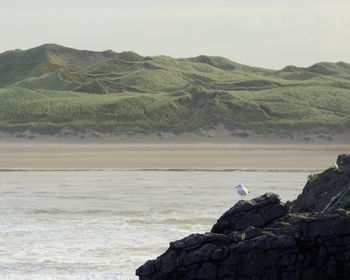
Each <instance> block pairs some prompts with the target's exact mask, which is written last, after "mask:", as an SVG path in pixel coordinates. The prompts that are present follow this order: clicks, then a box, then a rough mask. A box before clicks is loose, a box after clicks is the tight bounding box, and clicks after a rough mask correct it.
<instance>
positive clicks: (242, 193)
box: [236, 184, 249, 199]
mask: <svg viewBox="0 0 350 280" xmlns="http://www.w3.org/2000/svg"><path fill="white" fill-rule="evenodd" d="M236 190H237V193H238V194H239V195H240V196H241V199H242V198H243V196H246V195H248V193H249V190H248V189H247V188H246V187H245V186H243V185H242V184H239V185H238V186H237V187H236Z"/></svg>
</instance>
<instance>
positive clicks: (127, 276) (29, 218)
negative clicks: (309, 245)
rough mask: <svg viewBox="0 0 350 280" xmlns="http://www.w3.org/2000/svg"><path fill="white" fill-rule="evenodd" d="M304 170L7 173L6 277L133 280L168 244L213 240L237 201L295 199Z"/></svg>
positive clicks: (0, 243)
mask: <svg viewBox="0 0 350 280" xmlns="http://www.w3.org/2000/svg"><path fill="white" fill-rule="evenodd" d="M307 175H308V173H307V172H306V171H278V170H274V171H261V170H260V171H259V170H249V171H240V170H226V171H219V170H216V171H199V170H136V171H135V170H90V171H62V170H61V171H3V172H0V279H2V280H6V279H11V280H12V279H28V280H29V279H30V280H33V279H34V280H36V279H50V280H51V279H62V280H63V279H64V280H68V279H79V280H80V279H101V280H102V279H103V280H108V279H115V280H134V279H138V278H137V277H136V276H135V270H136V268H137V267H139V266H140V265H142V264H143V263H144V262H146V261H147V260H149V259H154V258H156V257H157V256H158V255H160V254H161V253H163V252H164V251H165V250H166V249H167V248H168V246H169V242H171V241H174V240H178V239H181V238H184V237H186V236H188V235H189V234H191V233H205V232H209V231H210V230H211V227H212V225H213V224H214V223H215V222H216V220H217V219H218V218H219V217H220V215H222V214H223V213H224V212H225V211H226V210H227V209H229V208H230V207H232V206H233V205H234V204H235V203H236V202H237V201H238V200H239V196H238V195H237V194H236V192H235V188H234V187H235V185H237V184H239V183H243V184H244V185H245V186H247V187H248V188H249V190H250V194H249V195H248V197H246V198H245V199H252V198H254V197H256V196H259V195H262V194H264V193H266V192H275V193H278V194H279V195H280V196H281V198H282V200H284V201H286V200H292V199H295V198H296V197H297V196H298V194H299V193H300V192H301V190H302V188H303V187H304V185H305V183H306V178H307Z"/></svg>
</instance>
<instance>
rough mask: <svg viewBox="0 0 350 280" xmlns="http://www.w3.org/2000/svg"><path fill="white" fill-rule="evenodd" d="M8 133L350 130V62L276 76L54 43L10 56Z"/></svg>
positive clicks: (3, 76)
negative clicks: (69, 46) (63, 131)
mask: <svg viewBox="0 0 350 280" xmlns="http://www.w3.org/2000/svg"><path fill="white" fill-rule="evenodd" d="M0 101H1V102H0V128H1V130H11V131H16V130H25V129H33V130H36V131H39V132H41V133H53V132H55V131H58V130H59V129H61V128H62V127H66V126H70V127H72V128H75V129H80V130H81V129H85V128H93V129H96V130H101V131H121V130H122V131H125V130H133V131H143V132H144V133H148V132H159V131H171V132H175V133H181V132H184V131H193V130H196V129H199V128H203V127H215V126H217V125H219V124H221V125H224V126H225V127H226V128H228V129H229V130H232V131H235V130H240V131H245V130H247V131H254V132H256V133H260V134H269V133H276V134H279V135H288V134H293V133H296V132H300V131H301V132H304V133H305V134H307V133H319V134H322V133H326V134H327V133H328V134H329V133H342V132H347V131H349V130H350V128H349V127H350V64H347V63H344V62H338V63H325V62H322V63H317V64H315V65H312V66H311V67H307V68H301V67H295V66H287V67H285V68H284V69H282V70H278V71H274V70H268V69H262V68H256V67H250V66H246V65H241V64H238V63H235V62H232V61H230V60H228V59H226V58H223V57H209V56H204V55H201V56H198V57H194V58H187V59H186V58H181V59H174V58H171V57H167V56H155V57H142V56H140V55H138V54H136V53H133V52H122V53H116V52H113V51H104V52H93V51H81V50H75V49H71V48H65V47H62V46H58V45H54V44H47V45H43V46H40V47H37V48H33V49H29V50H25V51H22V50H15V51H7V52H5V53H2V54H0Z"/></svg>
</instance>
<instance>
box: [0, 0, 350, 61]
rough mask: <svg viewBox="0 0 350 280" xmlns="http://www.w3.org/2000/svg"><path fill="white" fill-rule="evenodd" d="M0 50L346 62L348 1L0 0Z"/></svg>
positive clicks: (348, 53) (349, 29)
mask: <svg viewBox="0 0 350 280" xmlns="http://www.w3.org/2000/svg"><path fill="white" fill-rule="evenodd" d="M0 7H1V8H0V34H1V42H0V51H1V52H2V51H5V50H9V49H17V48H19V49H27V48H31V47H35V46H38V45H41V44H44V43H57V44H60V45H64V46H68V47H73V48H78V49H89V50H106V49H112V50H114V51H117V52H120V51H125V50H132V51H135V52H138V53H140V54H141V55H159V54H165V55H170V56H173V57H190V56H197V55H199V54H207V55H219V56H224V57H227V58H229V59H231V60H233V61H236V62H240V63H244V64H249V65H256V66H261V67H267V68H282V67H284V66H286V65H290V64H294V65H298V66H309V65H311V64H313V63H315V62H319V61H333V62H336V61H340V60H342V61H346V62H350V48H349V46H350V12H349V11H350V1H349V0H264V1H263V0H215V1H213V0H176V1H174V0H172V1H169V0H125V1H121V0H60V1H58V0H57V1H55V0H10V1H9V0H0Z"/></svg>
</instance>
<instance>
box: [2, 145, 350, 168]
mask: <svg viewBox="0 0 350 280" xmlns="http://www.w3.org/2000/svg"><path fill="white" fill-rule="evenodd" d="M349 152H350V145H336V144H333V145H311V144H310V145H303V144H299V145H294V144H288V145H282V144H276V145H273V144H269V145H259V144H215V143H210V144H204V143H201V144H174V143H172V144H165V143H163V144H139V143H138V144H113V143H83V144H82V143H59V142H57V143H55V142H33V143H30V142H20V141H19V142H2V143H0V170H27V169H28V170H89V169H94V170H96V169H179V170H183V169H202V170H225V169H227V170H231V169H232V170H233V169H241V170H249V169H254V170H256V169H261V170H273V169H278V170H322V169H325V168H327V167H329V166H332V164H333V162H334V160H335V159H336V157H337V155H338V154H340V153H349Z"/></svg>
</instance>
